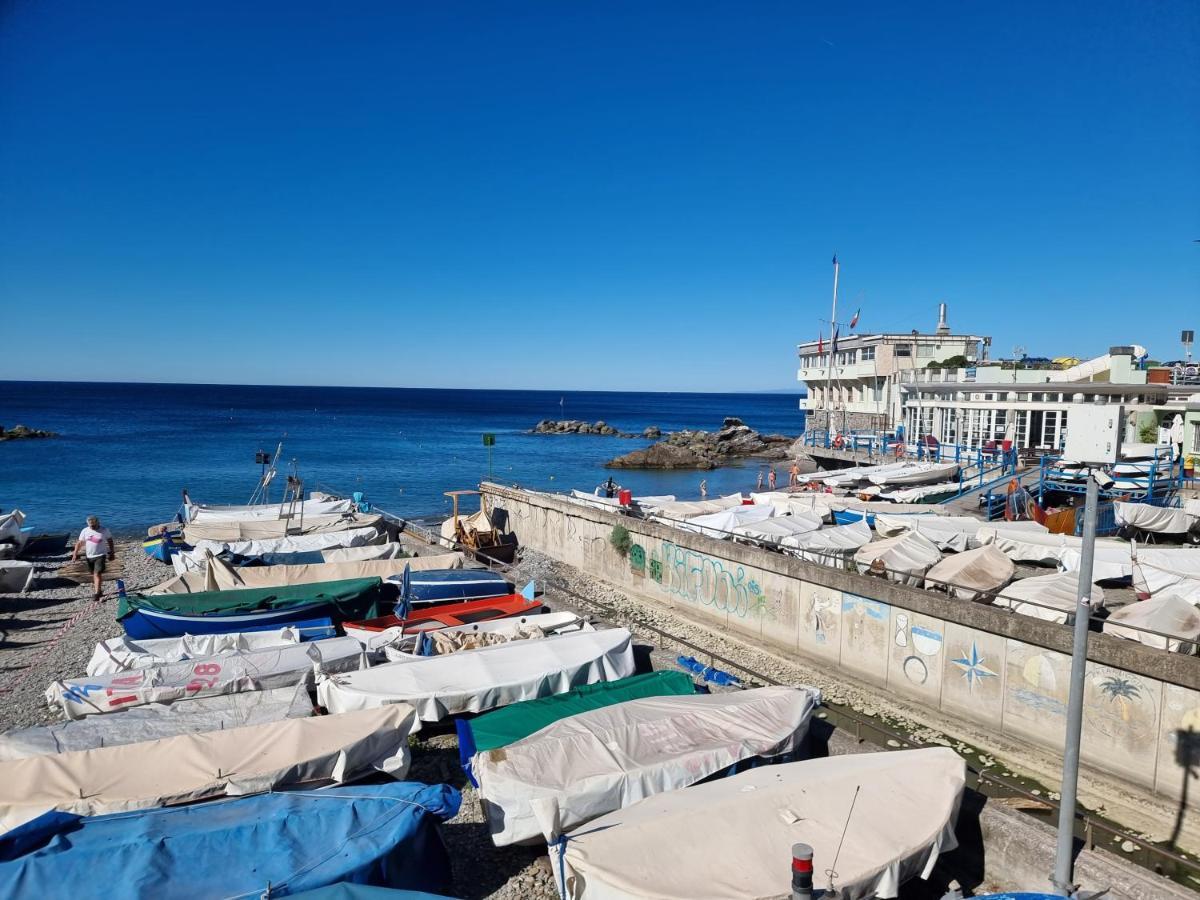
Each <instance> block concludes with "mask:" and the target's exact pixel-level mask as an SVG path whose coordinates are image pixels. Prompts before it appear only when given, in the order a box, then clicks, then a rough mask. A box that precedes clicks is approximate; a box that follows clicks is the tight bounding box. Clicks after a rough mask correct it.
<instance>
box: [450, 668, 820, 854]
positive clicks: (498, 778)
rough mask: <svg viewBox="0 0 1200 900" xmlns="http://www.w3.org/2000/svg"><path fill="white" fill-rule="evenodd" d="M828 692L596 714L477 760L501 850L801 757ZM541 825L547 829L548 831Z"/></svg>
mask: <svg viewBox="0 0 1200 900" xmlns="http://www.w3.org/2000/svg"><path fill="white" fill-rule="evenodd" d="M820 699H821V693H820V691H818V690H816V689H815V688H800V689H797V688H790V687H764V688H757V689H754V690H748V691H739V692H737V693H730V694H696V695H693V696H690V697H686V696H672V697H647V698H645V699H641V700H630V701H628V702H625V703H617V704H615V705H613V706H606V707H603V708H601V709H594V710H589V711H588V712H583V713H579V714H578V715H574V716H569V717H567V718H565V719H560V720H559V721H557V722H555V723H553V724H552V725H548V726H547V727H545V728H543V729H542V730H541V731H538V732H535V733H534V734H532V735H530V736H529V737H527V738H525V739H523V740H520V741H517V742H516V743H513V744H508V745H507V746H505V747H501V748H500V749H498V750H489V751H487V752H485V753H480V754H478V755H476V756H475V758H474V759H473V760H472V763H471V769H472V772H473V773H474V775H475V778H476V780H477V781H478V782H479V791H480V795H481V796H482V798H483V808H484V811H485V812H486V814H487V818H488V828H489V829H490V831H491V833H492V841H493V842H494V843H495V844H496V846H497V847H505V846H508V845H509V844H514V843H519V842H523V841H528V840H530V839H531V838H544V837H548V835H547V834H546V832H547V831H555V833H560V832H562V831H569V830H571V829H573V828H577V827H579V826H580V825H582V824H584V823H585V822H590V821H591V820H592V819H595V818H597V817H598V816H602V815H604V814H605V813H609V812H612V811H613V810H617V809H623V808H625V807H626V806H630V805H631V804H634V803H637V802H638V801H639V800H643V799H645V798H646V797H651V796H653V795H655V794H661V793H662V792H664V791H673V790H677V789H678V788H683V787H687V786H688V785H690V784H695V783H696V782H697V781H700V780H702V779H704V778H707V777H708V776H709V775H712V774H715V773H716V772H720V771H721V770H722V769H726V768H728V767H729V766H732V765H734V764H735V763H738V762H741V761H742V760H746V759H752V758H753V757H756V756H761V757H771V756H779V755H781V754H785V753H792V752H794V751H795V750H797V749H798V748H799V746H800V743H801V742H802V741H803V740H804V736H805V734H806V733H807V732H808V723H809V718H810V717H811V716H812V712H813V708H814V707H815V706H816V705H817V704H818V703H819V702H820ZM543 823H544V824H543Z"/></svg>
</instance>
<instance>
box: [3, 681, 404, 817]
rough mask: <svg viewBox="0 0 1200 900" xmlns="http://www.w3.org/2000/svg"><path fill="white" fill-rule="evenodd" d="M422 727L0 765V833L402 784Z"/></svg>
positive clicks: (122, 750) (249, 730)
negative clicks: (58, 820)
mask: <svg viewBox="0 0 1200 900" xmlns="http://www.w3.org/2000/svg"><path fill="white" fill-rule="evenodd" d="M417 727H419V723H418V722H417V721H416V714H415V712H414V710H413V708H412V707H411V706H405V705H401V704H397V705H394V706H390V707H387V708H385V709H371V710H363V711H361V712H353V713H347V714H346V715H343V716H314V717H312V718H307V719H284V720H283V721H280V722H270V723H267V724H264V725H247V726H245V727H243V728H234V729H232V730H230V731H208V732H204V733H201V734H185V735H178V736H176V737H169V738H163V739H161V740H157V741H145V742H142V743H138V744H124V745H122V746H119V747H102V748H99V749H96V750H79V751H75V752H71V753H59V754H56V755H54V756H32V757H28V758H26V759H17V760H10V761H8V762H3V763H0V783H3V784H4V792H3V794H2V795H0V830H3V831H8V830H10V829H12V828H15V827H17V826H18V825H20V824H22V823H24V822H28V821H29V820H31V819H35V818H37V817H38V816H40V815H42V814H44V813H47V812H51V811H53V810H58V811H60V812H66V813H75V814H77V815H83V816H96V815H104V814H105V813H115V812H124V811H127V810H135V809H148V808H151V807H156V806H172V805H175V804H181V803H193V802H195V801H197V800H210V799H213V798H215V797H238V796H244V795H246V794H258V793H262V792H263V791H270V790H275V789H279V788H287V787H301V786H303V787H312V786H314V783H319V782H333V783H337V784H340V783H344V782H347V781H354V780H355V779H358V778H362V777H364V776H366V775H369V774H371V773H373V772H386V773H387V774H389V775H392V776H393V777H395V778H403V777H404V775H405V774H406V773H407V772H408V763H409V753H408V736H409V734H410V733H411V732H412V731H414V730H415V729H416V728H417Z"/></svg>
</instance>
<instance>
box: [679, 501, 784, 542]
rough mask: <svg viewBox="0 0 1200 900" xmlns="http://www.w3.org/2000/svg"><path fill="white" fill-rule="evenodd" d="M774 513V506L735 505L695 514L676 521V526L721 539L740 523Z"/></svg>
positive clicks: (745, 523)
mask: <svg viewBox="0 0 1200 900" xmlns="http://www.w3.org/2000/svg"><path fill="white" fill-rule="evenodd" d="M773 515H775V508H774V507H773V506H734V507H731V508H729V509H725V510H722V511H721V512H716V513H708V514H707V515H703V516H693V517H692V518H690V519H687V520H685V521H682V522H676V523H675V527H676V528H682V529H684V530H685V531H695V532H696V533H698V534H703V535H705V536H706V537H712V538H717V539H718V540H721V539H723V538H727V537H729V536H730V535H731V534H732V533H733V529H735V528H737V527H738V526H739V525H749V524H750V523H752V522H761V521H763V520H764V519H769V518H771V517H772V516H773Z"/></svg>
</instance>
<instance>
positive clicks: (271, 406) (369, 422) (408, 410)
mask: <svg viewBox="0 0 1200 900" xmlns="http://www.w3.org/2000/svg"><path fill="white" fill-rule="evenodd" d="M560 399H561V400H562V401H563V403H562V407H561V408H560V406H559V400H560ZM798 406H799V404H798V398H797V397H796V396H794V395H790V394H761V395H759V394H661V393H608V392H587V393H571V394H560V393H557V392H549V391H485V390H429V389H405V388H331V387H260V386H229V385H183V384H179V385H176V384H80V383H49V382H12V381H8V382H4V381H0V424H2V425H4V426H5V427H6V428H11V427H12V426H13V425H16V424H18V423H21V424H25V425H28V426H30V427H31V428H41V429H47V430H50V431H57V432H59V433H60V434H61V435H62V436H61V437H59V438H55V439H50V440H30V441H9V442H3V443H0V508H2V509H12V508H14V507H19V508H21V509H23V510H24V511H25V512H26V515H27V516H28V520H27V521H28V524H30V525H33V526H35V528H36V529H37V530H39V531H41V530H46V531H49V530H62V529H69V528H76V527H80V526H81V525H82V522H83V519H84V517H85V516H87V515H89V514H92V513H95V514H96V515H99V516H100V517H101V518H102V519H103V520H104V521H105V523H106V524H108V525H109V526H110V527H111V528H112V529H113V530H114V531H117V532H119V533H123V534H133V533H139V532H141V530H142V529H143V528H144V527H145V526H146V525H148V524H152V523H155V522H160V521H165V520H167V519H169V518H170V517H171V516H172V515H174V513H175V511H176V510H177V509H178V507H179V501H180V490H181V489H182V488H184V487H187V488H188V489H189V491H190V493H191V496H192V498H193V499H194V500H196V501H199V502H207V503H245V502H246V501H247V500H248V499H249V497H250V493H251V491H252V490H253V488H254V485H255V483H256V482H257V480H258V476H259V472H260V469H259V467H258V466H256V465H255V464H254V454H255V451H257V450H259V449H263V450H268V451H273V450H274V449H275V446H276V444H277V443H278V442H279V441H280V440H282V441H283V442H284V459H286V460H288V461H289V462H290V461H291V460H293V459H294V460H295V461H296V464H297V465H298V467H299V471H300V475H301V477H302V478H303V479H304V482H305V487H306V489H311V488H315V487H317V486H318V485H326V486H329V487H332V488H336V489H339V490H342V491H352V490H362V491H365V492H366V494H367V496H368V497H369V498H370V499H371V500H372V501H373V502H374V503H375V504H376V505H378V506H380V507H382V508H384V509H387V510H388V511H390V512H396V513H398V514H401V515H407V516H412V517H415V516H424V515H438V514H442V513H444V512H446V511H447V510H448V508H449V501H448V500H446V498H445V497H444V496H443V495H442V492H443V491H447V490H452V489H455V488H467V487H472V486H474V485H475V484H477V483H478V482H479V481H480V479H482V478H485V477H487V476H488V471H489V460H488V451H487V448H486V447H484V445H483V435H484V433H492V434H495V436H496V443H495V447H494V448H493V453H492V460H491V463H490V465H491V469H492V473H493V477H494V480H496V481H500V482H503V483H510V484H511V483H516V484H521V485H523V486H526V487H531V488H537V489H540V490H558V491H567V490H570V489H572V488H579V489H581V490H587V491H590V490H592V489H593V488H594V487H595V486H596V485H597V484H600V483H601V482H602V481H604V480H605V478H607V477H608V475H609V470H606V469H605V468H604V463H605V462H606V461H607V460H609V459H611V458H612V457H614V456H617V455H619V454H621V453H626V452H628V451H630V450H633V449H635V448H637V447H644V446H646V445H647V444H649V443H650V442H649V441H645V440H641V439H636V440H634V439H622V438H615V437H597V436H591V435H562V436H559V435H532V434H528V433H527V431H528V429H530V428H532V427H533V425H534V424H535V423H536V422H537V421H538V420H539V419H546V418H552V419H557V418H572V419H585V420H587V421H591V422H594V421H596V420H597V419H603V420H604V421H606V422H608V423H610V424H611V425H614V426H616V427H617V428H620V429H621V430H623V431H631V432H639V433H640V432H641V431H642V430H643V429H644V428H646V427H647V426H649V425H657V426H659V427H660V428H662V429H663V430H664V431H668V430H676V429H680V428H704V429H714V428H718V427H720V425H721V420H722V418H723V417H724V416H738V417H740V418H741V419H743V420H744V421H745V422H746V423H747V424H748V425H750V426H751V427H753V428H755V429H757V430H759V431H762V432H764V433H768V432H771V433H775V432H778V433H783V434H788V435H797V434H799V433H800V432H801V431H802V430H803V427H804V425H803V423H804V416H803V413H802V412H801V411H800V410H799V408H798ZM758 468H759V467H758V466H756V465H754V464H749V465H746V466H733V467H729V468H725V469H718V470H715V471H711V472H706V473H698V472H694V471H688V472H652V471H621V470H612V474H613V476H614V478H615V479H616V480H617V481H618V482H620V483H622V484H623V485H625V486H626V487H629V488H632V489H633V491H634V493H635V494H668V493H670V494H677V495H679V496H681V497H696V496H698V493H699V484H700V479H701V478H707V479H708V490H709V494H710V495H711V496H715V495H717V494H720V493H731V492H733V491H736V490H745V489H750V488H752V487H753V486H754V483H755V478H756V475H757V472H758ZM781 474H783V473H782V471H781ZM281 481H282V478H280V479H279V480H278V481H277V483H276V484H277V486H276V487H275V489H274V492H273V495H272V496H273V497H274V498H276V499H277V498H278V497H279V494H280V491H281V490H282V488H281V487H280V486H278V485H279V483H280V482H281Z"/></svg>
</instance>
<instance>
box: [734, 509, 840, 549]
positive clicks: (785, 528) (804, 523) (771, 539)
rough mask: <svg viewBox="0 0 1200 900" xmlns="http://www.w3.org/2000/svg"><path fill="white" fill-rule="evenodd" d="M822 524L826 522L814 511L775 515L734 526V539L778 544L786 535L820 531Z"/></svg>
mask: <svg viewBox="0 0 1200 900" xmlns="http://www.w3.org/2000/svg"><path fill="white" fill-rule="evenodd" d="M747 508H749V507H747ZM822 524H824V523H823V522H822V521H821V520H820V519H819V518H818V517H817V516H815V515H813V514H812V513H798V514H796V515H794V516H774V517H772V518H769V519H763V520H762V521H761V522H750V523H748V524H746V525H736V526H734V528H733V537H734V540H737V539H739V538H741V539H743V540H748V541H765V542H767V543H771V544H777V543H779V542H780V541H781V540H783V538H785V537H790V536H792V535H795V534H808V533H809V532H812V531H818V530H819V529H820V528H821V526H822Z"/></svg>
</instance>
